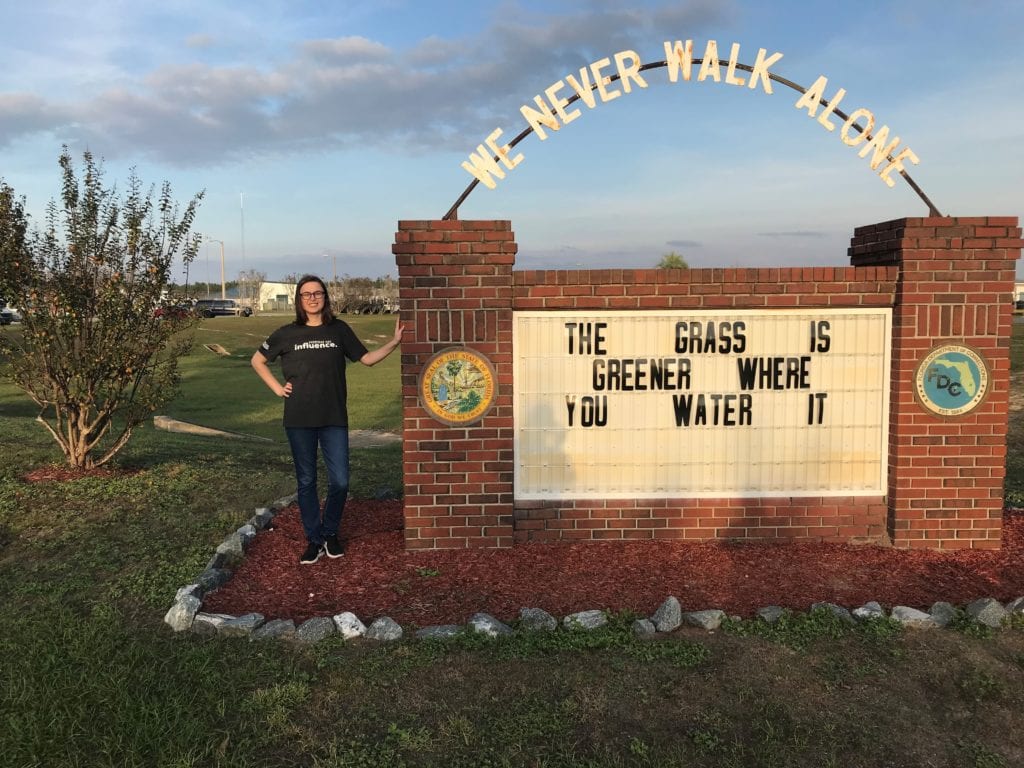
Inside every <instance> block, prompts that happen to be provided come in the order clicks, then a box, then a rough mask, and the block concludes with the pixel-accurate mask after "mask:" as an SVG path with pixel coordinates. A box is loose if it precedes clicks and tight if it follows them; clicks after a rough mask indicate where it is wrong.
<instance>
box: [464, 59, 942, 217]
mask: <svg viewBox="0 0 1024 768" xmlns="http://www.w3.org/2000/svg"><path fill="white" fill-rule="evenodd" d="M692 62H693V64H703V63H704V59H693V60H692ZM667 66H668V62H667V61H652V62H649V63H647V64H643V65H642V66H641V67H640V68H639V71H640V72H646V71H647V70H649V69H657V68H659V67H667ZM736 69H739V70H742V71H744V72H751V73H752V72H753V71H754V68H753V67H752V66H750V65H749V64H740V63H739V62H737V63H736ZM767 74H768V79H769V80H772V81H774V82H776V83H779V84H780V85H785V86H788V87H789V88H792V89H793V90H794V91H797V92H798V93H801V94H805V93H807V89H806V88H804V87H803V86H801V85H797V84H796V83H794V82H793V81H792V80H787V79H786V78H785V77H781V76H779V75H776V74H774V73H772V72H768V73H767ZM619 79H620V75H618V74H614V75H610V76H609V78H608V82H609V83H614V82H616V81H617V80H619ZM590 90H592V91H595V90H597V83H594V85H592V86H590ZM579 99H580V95H579V94H578V93H576V94H574V95H572V96H570V97H569V99H568V100H567V101H566V104H565V106H569V105H570V104H574V103H575V102H577V101H579ZM821 105H822V106H824V107H828V106H829V102H828V101H826V100H825V99H822V100H821ZM832 113H833V114H835V115H836V116H837V117H840V118H842V119H843V120H844V121H845V120H849V119H850V116H849V115H847V114H846V113H845V112H843V111H842V110H841V109H835V110H833V111H832ZM551 114H553V115H554V114H556V113H555V111H554V110H552V111H551ZM851 125H852V127H853V128H856V129H857V133H864V129H863V128H861V127H860V126H859V125H858V124H857V123H852V124H851ZM531 133H533V126H530V127H528V128H524V129H523V130H522V131H521V132H520V133H519V134H518V135H517V136H516V137H515V138H514V139H512V141H510V142H509V143H508V147H509V149H511V148H513V147H515V146H516V145H517V144H518V143H519V142H521V141H522V140H523V139H525V138H526V137H527V136H529V135H530V134H531ZM867 138H871V136H870V134H869V135H868V137H867ZM886 157H887V159H888V160H889V161H890V162H892V160H893V157H892V155H891V154H889V155H886ZM494 159H495V160H496V161H497V160H498V159H499V158H498V157H497V155H495V156H494ZM900 176H902V177H903V178H904V180H905V181H906V182H907V184H909V185H910V188H911V189H913V190H914V191H915V192H916V193H917V196H918V197H920V198H921V200H923V201H924V204H925V205H927V206H928V215H929V216H942V214H941V213H939V209H938V208H936V207H935V205H934V203H932V201H931V200H930V199H929V198H928V195H926V194H925V193H924V190H922V189H921V187H919V186H918V185H917V182H915V181H914V180H913V179H912V178H911V176H910V174H909V173H907V171H906V170H905V169H903V168H901V169H900ZM479 183H480V179H476V178H474V179H473V181H471V182H470V183H469V186H468V187H466V188H465V189H464V190H463V192H462V194H461V195H459V199H458V200H456V201H455V203H454V204H453V205H452V207H451V208H449V209H448V213H446V214H445V215H444V220H448V219H454V218H458V213H459V206H460V205H462V203H463V202H465V200H466V198H467V197H469V194H470V193H471V192H472V191H473V190H474V189H476V186H477V184H479Z"/></svg>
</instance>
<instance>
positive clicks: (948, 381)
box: [914, 344, 989, 416]
mask: <svg viewBox="0 0 1024 768" xmlns="http://www.w3.org/2000/svg"><path fill="white" fill-rule="evenodd" d="M988 382H989V370H988V365H987V364H986V363H985V358H983V357H982V356H981V355H980V354H979V353H978V352H976V351H974V350H973V349H971V348H970V347H966V346H964V345H963V344H942V345H940V346H937V347H935V348H934V349H932V350H931V352H929V353H928V354H927V355H926V356H925V358H924V359H923V360H922V361H921V363H920V364H919V365H918V366H917V371H915V373H914V392H915V393H916V394H917V399H918V402H920V403H921V405H922V406H923V407H924V408H925V410H928V411H930V412H932V413H934V414H936V415H937V416H963V415H964V414H966V413H969V412H971V411H973V410H974V409H975V408H977V407H978V405H980V404H981V401H982V400H984V399H985V396H986V395H987V394H988Z"/></svg>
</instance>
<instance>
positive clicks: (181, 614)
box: [164, 590, 203, 632]
mask: <svg viewBox="0 0 1024 768" xmlns="http://www.w3.org/2000/svg"><path fill="white" fill-rule="evenodd" d="M179 591H180V590H179ZM202 605H203V603H202V601H201V600H200V599H199V598H198V597H196V596H195V595H183V596H182V597H181V599H179V600H175V601H174V605H172V606H171V608H170V610H169V611H167V614H166V615H165V616H164V621H165V622H166V623H167V624H169V625H170V626H171V629H173V630H174V631H175V632H183V631H184V630H186V629H190V628H191V627H192V622H193V621H194V620H195V617H196V614H197V613H198V612H199V609H200V608H201V607H202Z"/></svg>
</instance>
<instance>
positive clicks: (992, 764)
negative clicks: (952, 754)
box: [956, 740, 1006, 768]
mask: <svg viewBox="0 0 1024 768" xmlns="http://www.w3.org/2000/svg"><path fill="white" fill-rule="evenodd" d="M956 746H957V751H958V752H959V753H960V764H961V765H963V766H964V768H1006V760H1004V759H1003V756H1002V755H1000V754H999V753H998V752H996V751H994V750H992V749H990V748H989V747H987V746H985V745H984V744H982V743H980V742H977V741H963V740H961V741H960V742H958V743H957V745H956Z"/></svg>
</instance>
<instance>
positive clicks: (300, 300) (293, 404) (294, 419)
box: [252, 275, 405, 564]
mask: <svg viewBox="0 0 1024 768" xmlns="http://www.w3.org/2000/svg"><path fill="white" fill-rule="evenodd" d="M404 330H405V325H404V324H403V323H402V322H401V321H400V320H396V321H395V335H394V338H392V339H390V340H389V341H388V342H387V343H386V344H384V345H383V346H382V347H380V348H378V349H375V350H373V351H372V352H368V351H367V350H366V347H365V346H364V345H363V343H362V342H361V341H360V340H359V339H358V338H357V337H356V335H355V333H353V331H352V329H351V328H350V327H349V326H348V324H347V323H345V322H343V321H341V320H338V319H337V318H336V317H335V316H334V313H333V312H332V311H331V297H330V296H329V295H328V293H327V287H326V286H325V285H324V282H323V280H321V279H320V278H319V277H316V276H315V275H305V276H303V277H302V278H301V279H300V280H299V282H298V286H297V287H296V289H295V322H294V323H289V324H288V325H285V326H282V327H281V328H278V329H277V330H276V331H274V332H273V333H272V334H270V338H268V339H267V340H266V341H265V342H263V345H262V346H261V347H260V348H259V349H258V350H256V352H255V353H254V354H253V356H252V367H253V368H254V369H255V371H256V373H257V374H258V375H259V377H260V378H261V379H263V382H264V383H265V384H266V385H267V386H268V387H269V388H270V391H271V392H273V393H274V394H275V395H277V396H278V397H283V398H284V429H285V432H286V433H287V435H288V443H289V445H291V449H292V460H293V461H294V462H295V479H296V481H297V484H298V496H299V510H300V511H301V513H302V526H303V528H304V529H305V532H306V540H307V542H308V544H307V546H306V550H305V551H304V552H303V553H302V556H301V557H300V558H299V562H300V563H304V564H310V563H315V562H316V561H317V560H319V559H320V555H321V554H323V553H324V552H326V553H327V556H328V557H341V556H342V555H343V554H345V548H344V546H343V544H342V543H341V542H339V541H338V526H339V525H340V524H341V513H342V511H343V510H344V508H345V497H346V496H347V495H348V476H349V462H348V410H347V405H346V402H347V389H346V384H345V361H346V359H347V360H351V361H352V362H355V361H356V360H358V361H359V362H361V363H362V364H363V365H376V364H377V363H379V362H380V361H381V360H383V359H384V358H386V357H387V356H388V355H390V354H391V353H392V352H393V351H394V350H395V348H397V347H398V345H399V344H401V342H402V333H403V331H404ZM277 358H281V372H282V373H283V374H284V379H285V383H284V385H282V384H281V383H280V382H278V380H277V377H276V376H275V375H274V373H273V371H271V370H270V366H269V365H268V364H269V363H272V362H273V361H274V360H276V359H277ZM318 445H319V446H320V451H321V453H322V454H323V458H324V464H325V465H326V467H327V477H328V484H327V500H326V501H325V502H324V508H323V514H322V515H321V512H320V497H319V495H318V494H317V485H316V474H317V472H316V452H317V446H318Z"/></svg>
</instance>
